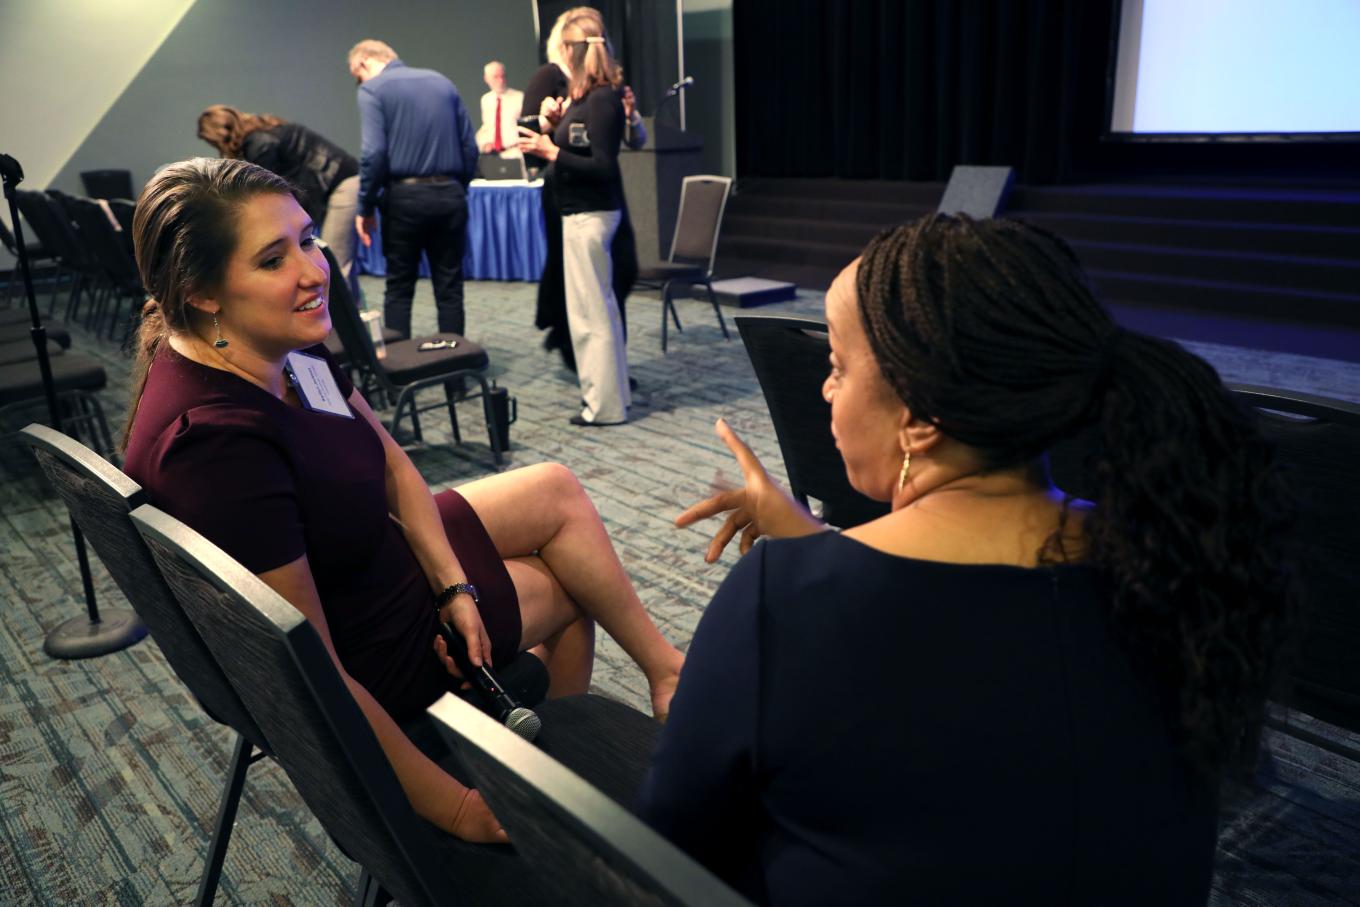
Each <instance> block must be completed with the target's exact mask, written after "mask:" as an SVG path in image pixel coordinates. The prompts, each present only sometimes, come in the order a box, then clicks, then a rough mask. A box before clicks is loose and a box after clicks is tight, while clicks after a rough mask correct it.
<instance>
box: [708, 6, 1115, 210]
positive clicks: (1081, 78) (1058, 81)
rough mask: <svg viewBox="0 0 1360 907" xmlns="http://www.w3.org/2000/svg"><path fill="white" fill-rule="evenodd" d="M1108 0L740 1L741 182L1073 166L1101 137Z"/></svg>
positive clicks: (1032, 178) (1052, 174)
mask: <svg viewBox="0 0 1360 907" xmlns="http://www.w3.org/2000/svg"><path fill="white" fill-rule="evenodd" d="M1110 13H1111V8H1110V4H1109V3H1108V2H1101V0H844V2H841V0H734V3H733V28H734V55H735V63H736V114H737V116H736V119H737V171H738V174H739V175H740V176H768V177H837V178H845V179H885V180H904V179H905V180H921V181H929V180H943V179H946V178H947V177H948V176H949V171H950V170H951V169H952V168H953V167H954V165H955V164H1009V165H1012V166H1014V167H1016V168H1017V169H1018V171H1019V177H1020V179H1021V180H1023V181H1025V182H1029V183H1042V182H1059V181H1062V180H1063V179H1064V178H1066V177H1068V176H1070V175H1071V173H1072V171H1073V164H1074V155H1079V154H1080V153H1081V149H1082V148H1084V147H1089V145H1090V144H1091V143H1092V142H1094V141H1095V140H1096V139H1097V138H1098V136H1099V133H1100V124H1101V120H1102V117H1103V115H1104V100H1103V99H1104V80H1105V71H1104V70H1105V61H1106V59H1107V56H1108V52H1109V51H1108V44H1109V27H1110Z"/></svg>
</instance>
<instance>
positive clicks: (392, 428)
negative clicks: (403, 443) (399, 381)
mask: <svg viewBox="0 0 1360 907" xmlns="http://www.w3.org/2000/svg"><path fill="white" fill-rule="evenodd" d="M408 402H409V403H410V404H411V408H412V409H414V408H415V400H414V399H412V397H411V391H410V388H407V389H406V390H404V391H402V392H401V393H400V394H398V395H397V402H396V403H395V404H394V405H395V407H396V408H395V409H394V410H392V421H391V422H390V423H389V424H388V426H387V431H388V433H389V434H391V435H392V437H393V438H395V437H396V436H397V428H398V427H399V426H400V425H401V412H402V410H403V409H405V408H406V404H407V403H408Z"/></svg>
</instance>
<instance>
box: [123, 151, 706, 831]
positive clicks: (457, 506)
mask: <svg viewBox="0 0 1360 907" xmlns="http://www.w3.org/2000/svg"><path fill="white" fill-rule="evenodd" d="M316 229H317V228H316V226H315V225H314V224H313V223H312V220H311V218H310V217H308V215H307V214H306V212H305V211H303V209H302V208H301V206H300V205H298V203H297V201H296V199H295V198H294V196H293V194H292V192H291V188H290V186H289V184H288V183H287V182H285V181H284V180H283V179H281V178H279V177H277V176H275V175H274V174H272V173H270V172H268V171H266V170H263V169H261V168H259V167H256V166H254V165H252V164H249V163H247V162H245V161H240V160H229V159H227V160H208V159H204V158H198V159H195V160H192V161H184V162H181V163H178V164H173V165H171V166H169V167H167V168H165V169H164V170H162V171H161V172H160V173H158V174H157V175H156V176H155V177H153V178H152V180H151V181H150V182H149V183H148V184H147V187H146V189H145V190H144V191H143V193H142V197H141V199H140V201H139V202H138V205H137V212H136V215H135V218H134V224H133V234H134V240H135V244H136V250H137V263H138V268H139V269H140V271H141V276H142V280H143V283H144V285H145V286H146V287H147V289H148V291H149V292H150V293H151V295H152V297H153V299H152V301H150V302H148V304H147V307H146V309H145V311H144V315H143V321H142V327H141V331H140V334H139V344H138V359H137V365H136V371H135V373H134V376H133V387H134V397H133V401H132V406H131V408H130V411H129V412H130V415H129V423H128V430H127V433H126V435H125V437H124V443H125V445H126V466H125V469H126V471H127V473H128V474H129V475H130V476H131V477H132V478H134V479H135V480H137V481H138V482H139V483H141V484H142V486H143V487H145V488H146V489H147V491H148V493H149V494H150V496H151V499H152V501H153V502H154V503H156V504H157V506H159V507H161V508H163V509H165V510H166V511H168V512H169V513H171V514H173V515H174V516H176V517H179V518H180V519H182V520H184V521H185V522H186V523H188V524H189V525H190V526H192V527H194V528H195V529H197V530H198V531H199V532H201V533H203V534H204V535H205V536H207V537H208V538H209V539H211V540H212V541H213V542H215V543H216V544H218V545H219V546H220V547H222V548H223V549H224V550H225V551H226V552H227V553H228V554H230V555H232V556H233V557H235V558H236V559H237V560H239V561H240V562H241V563H242V564H244V565H245V566H246V567H247V568H248V569H250V570H251V571H252V572H254V573H256V574H257V575H259V576H260V578H261V579H263V580H264V581H265V582H266V583H267V584H268V585H269V586H270V587H272V588H273V589H274V590H276V591H277V592H279V594H281V595H282V596H283V597H284V598H286V599H288V601H289V602H291V603H292V604H293V605H294V606H295V607H297V609H298V610H299V611H301V612H302V613H303V614H304V615H305V616H306V617H307V619H308V620H309V621H310V622H311V623H312V624H313V626H315V628H316V629H317V632H318V633H319V634H320V635H321V639H322V641H323V642H324V643H325V644H326V646H327V648H328V650H329V651H330V652H331V654H332V657H333V658H334V659H335V662H336V666H337V668H338V669H339V670H340V672H341V676H342V677H344V679H345V682H346V684H347V685H348V687H349V689H350V691H351V693H352V694H353V695H354V698H355V701H356V702H357V703H358V704H359V707H360V708H361V709H362V710H363V712H364V715H365V716H366V717H367V719H368V721H369V723H370V724H371V726H372V727H373V730H374V733H375V734H376V735H377V738H378V741H379V742H380V744H381V745H382V747H383V750H384V752H385V753H386V754H387V757H388V758H389V759H390V760H391V762H392V766H393V768H394V769H395V771H396V773H397V777H398V778H399V779H400V781H401V783H402V787H403V789H404V790H405V791H406V794H407V796H408V797H410V799H411V802H412V805H413V806H414V808H415V809H416V811H417V812H418V813H419V814H420V815H422V816H424V817H425V818H426V819H428V820H429V821H431V822H433V823H434V824H436V825H439V826H440V827H441V828H444V829H445V830H447V831H449V832H451V833H453V834H455V835H457V836H458V837H460V838H464V839H466V840H471V841H495V840H504V833H503V832H502V831H501V829H500V827H499V824H498V823H497V821H496V819H495V817H494V816H492V815H491V813H490V811H489V810H488V809H487V808H486V805H485V804H484V803H483V802H482V801H481V799H480V797H479V796H477V794H476V792H475V791H472V790H469V789H468V788H466V787H464V786H463V785H461V784H459V782H457V781H456V780H454V779H453V778H452V777H450V776H449V775H447V774H446V773H444V771H443V770H441V769H440V768H439V766H437V765H436V764H435V763H434V762H433V761H431V760H429V759H427V758H426V757H425V756H424V755H422V754H421V753H420V752H419V750H417V749H416V748H415V746H414V745H413V744H412V743H411V742H410V741H409V740H408V739H407V738H406V736H405V735H404V734H403V733H402V732H401V731H400V730H399V729H398V726H397V724H396V721H395V720H394V719H400V718H403V717H406V716H408V715H411V714H415V713H418V712H419V711H421V710H423V709H424V708H425V706H427V705H429V704H430V703H431V702H433V701H434V700H435V699H436V698H438V697H439V696H440V695H441V694H442V693H443V692H444V691H445V690H446V689H448V688H449V685H450V679H449V675H450V674H453V675H455V676H456V668H455V667H454V665H453V661H452V659H451V658H449V657H448V653H447V652H446V651H445V649H444V644H443V641H442V640H440V639H438V638H437V634H436V629H435V628H436V624H437V621H438V620H439V619H444V620H448V621H450V622H451V623H453V625H454V626H455V627H456V628H457V629H458V631H459V632H460V633H461V635H462V636H463V638H464V639H465V640H467V644H468V657H469V659H470V660H471V661H472V662H473V663H474V664H482V663H484V662H491V663H493V664H495V663H500V662H503V661H504V660H506V659H508V658H511V657H514V655H515V654H516V653H519V652H521V651H526V650H532V651H533V652H534V654H535V655H536V656H538V657H540V658H542V660H543V661H544V663H545V664H546V666H547V668H548V673H549V677H550V678H551V679H550V685H549V690H548V695H549V696H558V695H568V694H572V693H583V692H585V691H586V689H587V687H588V685H589V682H590V674H591V665H592V660H593V656H594V625H595V623H596V622H597V621H598V622H599V624H600V625H601V626H603V627H604V629H605V630H606V631H607V632H608V633H609V634H610V635H611V636H613V637H614V638H615V639H616V640H617V641H618V642H619V643H620V645H622V646H623V648H624V649H625V650H626V651H627V652H628V653H629V654H630V655H631V656H632V657H633V658H634V659H635V660H636V661H637V662H638V664H639V666H640V667H641V668H642V670H643V672H644V673H645V674H646V675H647V678H648V681H649V683H650V685H651V692H652V706H653V709H654V711H655V712H656V714H657V716H658V717H664V715H665V713H666V711H667V709H668V706H669V702H670V697H671V693H672V692H673V690H674V688H675V684H676V681H677V679H678V676H679V670H680V665H681V663H682V662H683V656H682V655H681V654H680V653H679V652H678V651H677V650H676V649H675V648H674V647H673V646H671V645H670V643H668V642H667V641H666V640H665V638H664V637H663V636H662V635H661V633H660V631H658V630H657V628H656V627H655V625H653V624H652V622H651V620H650V619H649V618H648V617H647V614H646V612H645V611H644V610H643V608H642V604H641V602H640V601H639V600H638V597H637V594H636V592H635V591H634V590H633V588H632V585H631V583H630V582H629V580H628V576H627V574H626V573H625V572H624V570H623V567H622V565H621V564H620V563H619V560H618V557H617V556H616V555H615V553H614V551H613V548H612V546H611V545H610V542H609V539H608V537H607V536H606V534H605V531H604V527H603V525H602V524H601V523H600V519H599V516H598V515H597V513H596V512H595V509H594V507H593V505H592V504H591V503H590V500H589V499H588V498H587V497H586V495H585V492H584V491H583V490H582V489H581V487H580V485H579V484H578V483H577V481H576V479H575V477H574V476H572V474H571V473H570V472H569V471H567V470H566V469H565V468H563V467H561V466H557V465H553V464H542V465H539V466H531V467H527V468H525V469H519V470H515V471H513V472H509V473H503V474H500V475H495V476H491V477H489V478H486V479H481V480H479V481H476V482H472V483H469V484H467V485H465V486H462V487H461V488H459V489H458V490H457V491H452V490H449V491H445V492H442V493H441V494H439V495H431V493H430V490H429V488H428V487H427V486H426V484H425V481H424V480H423V479H422V478H421V476H420V473H419V472H417V470H416V468H415V466H414V465H413V464H412V463H411V461H410V460H409V459H408V458H407V456H406V454H405V453H404V452H403V451H402V449H401V448H400V447H399V446H398V445H397V444H396V443H395V442H394V441H393V440H392V438H391V436H390V435H389V434H388V433H387V431H386V430H385V429H384V428H383V427H382V424H381V423H380V422H379V421H378V419H377V418H376V417H375V416H374V415H373V412H372V411H371V410H370V409H369V407H368V404H367V403H366V402H365V400H364V398H363V396H362V395H360V394H359V393H357V392H356V391H355V390H354V388H353V386H352V385H351V384H350V383H349V382H348V381H347V380H346V379H345V377H344V376H343V374H341V373H340V372H338V371H337V370H336V369H335V368H334V366H333V364H332V363H330V362H329V360H328V359H327V358H326V354H325V348H324V347H323V346H321V345H320V344H321V342H322V341H323V340H324V339H325V337H326V335H327V333H329V331H330V327H331V319H330V315H329V313H328V311H327V307H326V292H327V288H328V286H329V278H330V274H329V270H328V266H327V263H326V259H325V257H324V256H323V255H322V252H321V250H320V248H319V247H318V246H317V245H316V238H315V237H316ZM299 354H300V355H304V356H306V355H310V356H314V357H317V359H313V360H305V359H304V360H299V359H297V358H296V357H297V356H298V355H299ZM290 357H291V358H290ZM318 360H320V361H318ZM309 362H310V363H311V364H312V366H314V368H313V369H312V370H311V374H312V375H313V379H312V382H313V383H311V384H309V383H308V379H307V378H306V377H305V373H306V369H305V364H306V363H309ZM286 364H289V365H291V366H292V369H291V371H292V374H293V375H294V376H296V375H298V373H299V372H303V373H304V377H299V378H298V379H297V380H298V381H299V382H301V385H302V386H301V387H298V386H294V384H293V381H292V380H291V376H290V377H289V378H286V377H285V371H286V369H285V365H286ZM299 366H302V367H299ZM300 393H301V394H302V395H301V396H300ZM327 394H329V396H330V397H331V399H332V400H333V401H334V405H333V406H332V407H330V408H331V409H333V410H335V412H327V411H318V409H317V407H316V406H315V402H316V398H317V397H318V396H325V395H327ZM436 606H438V612H436Z"/></svg>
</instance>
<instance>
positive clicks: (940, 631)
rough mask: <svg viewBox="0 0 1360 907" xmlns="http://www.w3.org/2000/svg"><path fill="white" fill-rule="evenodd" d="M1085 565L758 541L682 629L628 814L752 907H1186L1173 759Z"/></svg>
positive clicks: (1205, 853) (1207, 861) (1201, 862)
mask: <svg viewBox="0 0 1360 907" xmlns="http://www.w3.org/2000/svg"><path fill="white" fill-rule="evenodd" d="M1104 597H1105V592H1104V588H1103V582H1102V580H1101V577H1100V574H1099V573H1098V572H1097V571H1096V570H1094V569H1092V568H1089V567H1081V566H1062V567H1052V568H1038V569H1025V568H1020V567H1009V566H1001V565H994V566H989V565H981V566H979V565H958V564H945V563H938V562H930V561H920V560H914V559H911V558H902V557H896V556H893V555H889V554H885V553H883V552H881V551H878V550H875V549H873V548H869V547H868V546H865V545H863V544H861V543H859V542H856V541H854V540H853V539H850V538H846V537H844V536H841V535H838V534H836V533H833V532H826V533H821V534H818V535H815V536H811V537H807V538H801V539H789V540H772V541H765V542H762V543H760V544H759V545H757V546H756V547H755V548H754V549H753V550H752V551H751V552H750V553H749V554H747V555H746V556H745V557H744V558H742V560H741V562H740V563H739V564H738V565H737V566H736V568H735V569H734V570H733V571H732V573H731V575H730V576H728V578H727V580H726V581H725V582H724V583H723V585H722V587H721V588H720V589H719V590H718V593H717V595H716V596H715V598H714V599H713V602H712V603H711V604H710V605H709V607H708V610H707V612H706V613H705V614H704V617H703V619H702V620H701V621H700V623H699V627H698V630H697V631H696V633H695V636H694V642H693V644H692V646H691V647H690V650H689V655H688V661H687V662H686V664H685V669H684V672H683V673H682V675H681V680H680V687H679V690H678V691H677V693H676V696H675V699H674V701H673V703H672V706H671V713H670V720H669V723H668V724H667V726H666V728H665V730H664V731H663V733H662V737H661V742H660V745H659V748H658V750H657V753H656V755H655V758H654V761H653V766H652V769H651V771H650V773H649V774H648V777H647V780H646V782H645V783H644V785H643V789H642V793H641V800H640V812H641V814H642V815H643V816H644V818H646V819H647V821H649V822H650V823H651V824H652V825H653V826H654V827H655V828H657V829H658V830H659V831H660V832H662V833H663V834H665V835H667V836H668V837H670V838H671V839H672V840H674V841H675V842H676V843H677V844H679V845H680V846H681V847H683V848H684V849H685V850H687V851H689V852H690V853H691V854H692V855H693V856H695V857H696V858H697V859H698V860H699V861H700V862H702V863H705V864H706V865H708V866H709V867H710V868H711V869H712V870H714V871H715V872H716V873H717V874H718V875H719V876H721V877H722V878H724V879H726V880H727V881H728V882H730V883H731V884H732V885H734V886H735V887H736V888H738V889H739V890H740V891H742V892H743V893H745V894H746V895H747V896H749V897H751V898H752V899H754V900H755V901H757V902H759V903H771V904H779V905H787V904H887V903H922V904H1001V903H1006V904H1015V903H1023V904H1067V903H1102V904H1123V903H1128V904H1195V903H1198V904H1203V903H1204V901H1205V899H1206V898H1207V896H1208V890H1209V881H1210V876H1211V872H1212V867H1213V856H1214V844H1215V837H1216V819H1217V794H1216V787H1215V785H1214V784H1213V783H1212V781H1211V780H1209V779H1207V778H1204V777H1201V776H1199V775H1197V774H1195V773H1194V772H1192V771H1191V770H1190V769H1189V768H1188V767H1187V765H1186V764H1185V762H1184V761H1183V759H1182V757H1181V755H1180V753H1179V751H1178V748H1177V745H1176V743H1175V741H1174V740H1173V737H1172V734H1171V732H1170V731H1169V730H1168V725H1167V722H1166V721H1165V719H1164V718H1163V713H1162V710H1161V708H1160V706H1159V703H1158V697H1157V695H1156V693H1155V691H1154V689H1153V687H1152V686H1151V685H1150V684H1149V683H1148V682H1145V681H1144V679H1143V678H1142V677H1141V676H1140V675H1139V674H1138V673H1137V672H1136V671H1135V670H1134V669H1133V668H1132V667H1131V665H1130V663H1129V659H1128V658H1127V656H1126V654H1125V653H1124V652H1123V651H1122V649H1121V647H1120V645H1119V643H1118V642H1117V641H1116V640H1115V639H1114V638H1113V636H1112V634H1111V632H1110V629H1109V627H1108V624H1107V621H1106V618H1105V609H1104V605H1103V600H1104Z"/></svg>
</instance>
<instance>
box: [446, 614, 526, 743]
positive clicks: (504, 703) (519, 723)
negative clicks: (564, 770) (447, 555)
mask: <svg viewBox="0 0 1360 907" xmlns="http://www.w3.org/2000/svg"><path fill="white" fill-rule="evenodd" d="M439 635H440V636H442V637H444V645H445V646H446V647H447V648H448V650H449V655H450V656H451V657H452V658H453V661H454V663H455V664H457V665H458V670H459V671H461V672H462V674H463V679H465V680H467V681H468V682H469V683H471V684H472V687H473V689H475V690H477V692H479V693H481V695H482V697H483V698H484V699H485V700H486V701H487V704H488V706H489V707H490V710H491V713H492V714H493V715H495V716H496V720H497V721H499V722H500V723H501V724H503V725H505V726H506V727H507V728H509V729H510V730H512V731H514V732H515V733H516V734H518V735H519V736H521V737H523V738H524V739H525V740H533V739H534V738H535V737H537V736H538V732H539V731H541V730H542V729H543V719H541V718H539V717H538V714H537V713H536V712H534V710H533V709H526V708H525V707H524V706H522V705H520V704H519V703H518V702H516V701H515V698H514V697H513V696H511V695H510V694H509V693H508V692H506V690H505V687H504V686H502V685H501V682H500V680H499V679H497V677H496V675H495V673H494V672H493V671H492V670H491V668H490V667H488V666H487V665H485V664H483V665H480V666H478V665H474V664H473V663H472V660H471V659H469V658H468V654H467V643H466V642H464V641H463V637H461V636H459V635H458V631H457V630H455V629H454V628H453V625H452V624H450V623H449V622H448V621H440V622H439Z"/></svg>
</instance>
